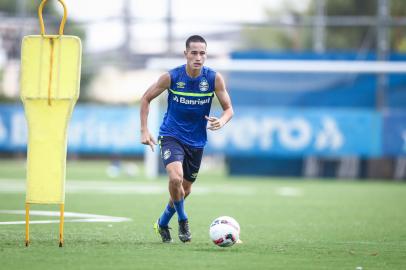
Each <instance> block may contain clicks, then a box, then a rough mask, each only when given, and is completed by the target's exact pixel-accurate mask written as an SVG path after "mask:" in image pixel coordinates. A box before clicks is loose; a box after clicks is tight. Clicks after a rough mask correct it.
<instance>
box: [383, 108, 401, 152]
mask: <svg viewBox="0 0 406 270" xmlns="http://www.w3.org/2000/svg"><path fill="white" fill-rule="evenodd" d="M383 119H384V124H383V154H384V155H386V156H406V113H405V112H401V111H399V112H396V111H392V112H386V113H384V117H383Z"/></svg>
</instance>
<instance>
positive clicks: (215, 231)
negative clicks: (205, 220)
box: [209, 216, 240, 247]
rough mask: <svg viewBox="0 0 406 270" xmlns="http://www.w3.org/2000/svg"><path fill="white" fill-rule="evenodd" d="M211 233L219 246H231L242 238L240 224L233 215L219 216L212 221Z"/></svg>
mask: <svg viewBox="0 0 406 270" xmlns="http://www.w3.org/2000/svg"><path fill="white" fill-rule="evenodd" d="M209 234H210V238H211V240H212V241H213V243H214V244H216V245H217V246H219V247H231V246H232V245H234V244H235V243H236V242H237V241H238V240H239V239H240V225H239V224H238V222H237V221H236V220H235V219H234V218H232V217H227V216H222V217H218V218H216V219H215V220H214V221H213V222H212V223H211V225H210V231H209Z"/></svg>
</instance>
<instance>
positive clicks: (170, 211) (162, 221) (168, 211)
mask: <svg viewBox="0 0 406 270" xmlns="http://www.w3.org/2000/svg"><path fill="white" fill-rule="evenodd" d="M175 212H176V210H175V208H173V207H171V205H170V203H168V205H167V206H166V208H165V210H164V212H163V213H162V215H161V217H160V218H159V226H160V227H167V226H168V224H169V221H170V220H171V218H172V216H173V215H174V214H175Z"/></svg>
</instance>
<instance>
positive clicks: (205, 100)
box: [159, 65, 216, 148]
mask: <svg viewBox="0 0 406 270" xmlns="http://www.w3.org/2000/svg"><path fill="white" fill-rule="evenodd" d="M169 75H170V76H171V85H170V88H169V89H168V109H167V111H166V113H165V116H164V119H163V123H162V125H161V127H160V129H159V135H160V136H171V137H175V138H176V139H178V140H180V141H181V142H182V143H184V144H186V145H189V146H192V147H197V148H203V147H204V146H205V144H206V142H207V133H206V126H207V120H206V118H205V117H204V116H205V115H207V116H209V114H210V107H211V103H212V100H213V96H214V83H215V79H216V72H215V71H214V70H212V69H210V68H208V67H205V66H203V67H202V69H201V72H200V75H199V76H198V77H196V78H191V77H190V76H189V75H188V74H187V73H186V65H182V66H179V67H176V68H174V69H172V70H170V71H169Z"/></svg>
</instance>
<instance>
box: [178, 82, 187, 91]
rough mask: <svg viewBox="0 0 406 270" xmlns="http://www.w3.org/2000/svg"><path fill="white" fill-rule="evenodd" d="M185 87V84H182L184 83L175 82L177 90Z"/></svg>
mask: <svg viewBox="0 0 406 270" xmlns="http://www.w3.org/2000/svg"><path fill="white" fill-rule="evenodd" d="M185 85H186V83H184V82H177V83H176V87H177V88H178V89H179V88H182V89H183V88H185Z"/></svg>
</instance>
